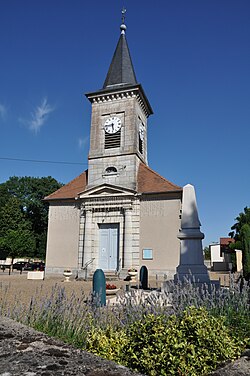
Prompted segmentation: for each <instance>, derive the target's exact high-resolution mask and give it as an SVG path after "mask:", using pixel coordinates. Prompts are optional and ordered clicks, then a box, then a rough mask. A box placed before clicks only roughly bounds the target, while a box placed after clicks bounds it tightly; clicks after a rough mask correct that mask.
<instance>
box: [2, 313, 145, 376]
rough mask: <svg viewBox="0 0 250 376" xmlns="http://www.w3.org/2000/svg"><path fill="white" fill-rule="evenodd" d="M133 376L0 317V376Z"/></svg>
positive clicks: (130, 372) (119, 368)
mask: <svg viewBox="0 0 250 376" xmlns="http://www.w3.org/2000/svg"><path fill="white" fill-rule="evenodd" d="M20 375H23V376H36V375H37V376H61V375H67V376H71V375H75V376H132V375H138V376H139V375H140V374H138V373H133V372H132V371H130V370H128V369H127V368H125V367H123V366H119V365H117V364H115V363H114V362H110V361H107V360H103V359H102V358H100V357H97V356H95V355H93V354H90V353H87V352H86V351H82V350H78V349H74V348H73V347H71V346H68V345H66V344H64V343H63V342H61V341H58V340H56V339H53V338H50V337H48V336H46V335H44V334H42V333H39V332H36V331H35V330H33V329H31V328H28V327H26V326H24V325H21V324H19V323H16V322H15V321H13V320H10V319H7V318H4V317H1V316H0V376H20Z"/></svg>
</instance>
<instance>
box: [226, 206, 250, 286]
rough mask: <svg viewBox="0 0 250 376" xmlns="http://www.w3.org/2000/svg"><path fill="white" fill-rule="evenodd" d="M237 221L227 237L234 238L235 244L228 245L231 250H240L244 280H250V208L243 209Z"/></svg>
mask: <svg viewBox="0 0 250 376" xmlns="http://www.w3.org/2000/svg"><path fill="white" fill-rule="evenodd" d="M235 220H236V221H237V222H236V223H235V224H234V225H233V226H232V227H231V230H233V231H231V232H230V233H229V235H230V236H231V237H232V238H234V240H235V243H231V244H230V248H232V249H241V250H242V265H243V275H244V278H245V279H246V280H250V208H248V207H247V206H246V207H245V208H244V212H242V213H240V214H239V215H238V217H237V218H235Z"/></svg>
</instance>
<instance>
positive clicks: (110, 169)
mask: <svg viewBox="0 0 250 376" xmlns="http://www.w3.org/2000/svg"><path fill="white" fill-rule="evenodd" d="M105 174H107V175H110V174H117V169H116V168H115V167H113V166H110V167H107V168H106V170H105Z"/></svg>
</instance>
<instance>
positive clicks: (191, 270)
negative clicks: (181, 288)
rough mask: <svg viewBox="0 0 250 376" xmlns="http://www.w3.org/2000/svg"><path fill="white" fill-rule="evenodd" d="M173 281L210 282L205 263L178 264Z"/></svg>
mask: <svg viewBox="0 0 250 376" xmlns="http://www.w3.org/2000/svg"><path fill="white" fill-rule="evenodd" d="M174 281H175V282H177V281H180V282H185V281H190V282H197V283H210V278H209V275H208V271H207V267H206V266H205V265H197V264H196V265H195V264H194V265H190V264H189V265H179V266H178V267H177V268H176V274H175V276H174Z"/></svg>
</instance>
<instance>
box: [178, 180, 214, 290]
mask: <svg viewBox="0 0 250 376" xmlns="http://www.w3.org/2000/svg"><path fill="white" fill-rule="evenodd" d="M200 226H201V224H200V221H199V216H198V210H197V204H196V196H195V189H194V186H193V185H191V184H187V185H185V186H184V187H183V198H182V215H181V229H180V232H179V234H178V238H179V239H180V241H181V245H180V262H179V265H178V267H177V269H176V275H175V281H177V280H179V281H181V282H183V281H185V280H186V279H188V280H191V281H193V282H197V283H208V284H210V283H211V282H210V278H209V275H208V271H207V267H206V266H205V264H204V258H203V250H202V239H204V234H203V233H202V232H201V231H200Z"/></svg>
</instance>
